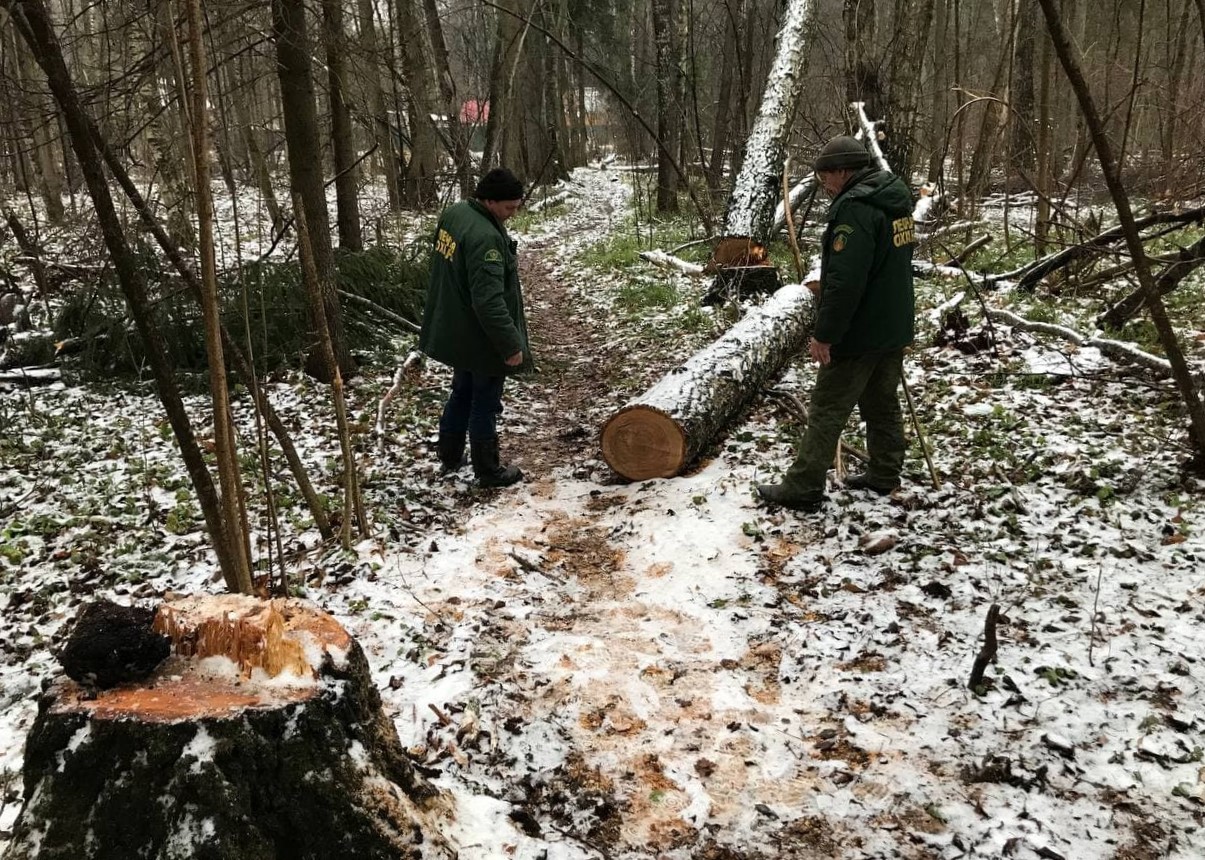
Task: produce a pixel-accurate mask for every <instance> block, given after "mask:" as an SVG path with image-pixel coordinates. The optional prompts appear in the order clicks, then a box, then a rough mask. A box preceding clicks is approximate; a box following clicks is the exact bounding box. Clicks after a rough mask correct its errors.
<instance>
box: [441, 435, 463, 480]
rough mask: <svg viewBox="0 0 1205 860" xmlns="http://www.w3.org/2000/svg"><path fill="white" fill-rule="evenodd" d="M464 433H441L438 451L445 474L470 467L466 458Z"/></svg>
mask: <svg viewBox="0 0 1205 860" xmlns="http://www.w3.org/2000/svg"><path fill="white" fill-rule="evenodd" d="M464 441H465V434H464V433H440V434H439V442H438V443H437V447H436V450H437V451H438V452H439V462H440V463H441V464H442V465H443V468H444V471H445V472H455V471H457V470H458V469H462V468H464V467H465V466H467V465H468V460H466V459H465V456H464Z"/></svg>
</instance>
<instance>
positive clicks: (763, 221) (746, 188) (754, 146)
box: [724, 0, 812, 243]
mask: <svg viewBox="0 0 1205 860" xmlns="http://www.w3.org/2000/svg"><path fill="white" fill-rule="evenodd" d="M811 10H812V0H790V3H789V4H788V5H787V10H786V13H785V14H784V15H783V23H782V30H780V31H779V33H778V50H777V52H776V53H775V56H774V63H773V65H771V67H770V73H769V75H768V76H767V84H766V91H765V94H764V95H763V96H762V102H761V107H760V108H759V109H758V112H757V119H756V120H754V122H753V130H752V131H751V132H750V134H749V140H748V142H747V143H746V147H745V160H744V162H742V164H741V170H740V173H739V174H738V175H737V178H736V183H735V184H734V185H733V188H732V196H731V197H729V198H728V213H727V215H726V216H725V219H724V232H725V233H726V234H727V235H729V236H748V237H750V238H752V239H754V240H756V241H758V242H763V243H764V242H766V241H768V240H769V238H770V234H771V230H770V225H771V223H772V222H773V218H774V214H773V213H774V205H775V203H776V202H777V201H778V199H779V197H780V196H781V192H780V191H779V189H780V188H781V182H782V179H781V177H782V163H783V158H784V156H785V153H786V139H787V131H788V129H787V122H788V120H789V119H790V117H791V114H792V113H793V109H794V107H795V101H796V100H797V99H798V98H799V87H800V84H801V83H802V81H801V79H800V73H801V71H802V67H803V57H804V48H805V47H806V45H805V35H806V34H805V29H806V26H807V22H808V18H809V16H810V14H811Z"/></svg>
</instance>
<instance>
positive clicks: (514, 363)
mask: <svg viewBox="0 0 1205 860" xmlns="http://www.w3.org/2000/svg"><path fill="white" fill-rule="evenodd" d="M522 363H523V350H519V351H518V352H516V353H515V354H514V355H512V356H511V357H510V358H508V359H507V360H506V366H507V367H518V366H519V365H520V364H522Z"/></svg>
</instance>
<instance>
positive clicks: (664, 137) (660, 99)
mask: <svg viewBox="0 0 1205 860" xmlns="http://www.w3.org/2000/svg"><path fill="white" fill-rule="evenodd" d="M677 5H678V3H677V0H652V11H653V40H654V42H655V43H656V46H657V137H658V139H660V141H661V144H662V146H661V148H660V149H659V150H658V153H657V211H658V212H677V211H678V174H677V173H676V172H675V171H674V168H673V165H672V164H671V163H670V162H671V155H670V153H673V152H676V151H677V149H678V138H679V135H680V134H681V128H680V123H679V121H678V118H679V116H680V108H679V105H678V102H677V96H678V93H679V92H680V90H681V86H680V81H679V78H680V76H681V62H680V58H679V56H678V38H677V29H678V21H677Z"/></svg>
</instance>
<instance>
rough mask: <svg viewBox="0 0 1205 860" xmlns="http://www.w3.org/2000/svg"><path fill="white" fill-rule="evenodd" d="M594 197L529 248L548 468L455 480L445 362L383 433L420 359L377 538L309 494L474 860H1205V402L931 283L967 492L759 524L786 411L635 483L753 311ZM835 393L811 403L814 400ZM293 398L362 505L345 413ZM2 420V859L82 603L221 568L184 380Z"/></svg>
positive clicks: (528, 460) (381, 458) (524, 386)
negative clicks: (653, 446) (958, 304)
mask: <svg viewBox="0 0 1205 860" xmlns="http://www.w3.org/2000/svg"><path fill="white" fill-rule="evenodd" d="M571 187H572V189H573V190H574V193H575V198H574V200H573V202H572V203H571V204H570V205H568V206H562V207H558V208H556V209H553V210H550V211H549V212H547V213H545V214H542V215H540V216H538V217H531V218H526V219H524V221H523V223H521V224H519V225H517V228H516V237H517V238H518V240H519V242H520V257H521V260H522V266H523V279H524V288H525V292H526V295H527V304H528V312H529V321H530V327H531V331H532V338H533V351H534V353H535V356H536V361H537V364H538V366H539V368H540V372H539V373H538V374H537V375H535V376H533V377H530V378H527V379H520V380H515V381H513V382H511V383H508V391H507V395H506V411H505V413H504V415H503V417H502V423H501V429H502V436H503V447H504V453H505V454H507V455H509V456H510V457H511V458H513V459H514V460H515V461H516V462H517V463H518V464H519V465H521V466H522V468H523V469H524V472H525V474H526V480H525V482H524V483H522V484H520V485H517V486H515V487H512V488H508V489H503V490H490V491H481V490H478V489H475V488H474V487H473V485H472V482H471V475H470V473H469V470H468V469H467V468H466V469H464V470H462V471H461V472H460V473H457V474H455V475H449V476H441V475H440V474H439V471H438V468H437V466H436V463H435V460H434V456H433V454H432V452H431V451H430V443H431V441H432V440H433V437H434V424H435V420H436V419H437V417H438V411H439V407H440V403H441V402H442V398H443V395H444V391H445V386H446V382H447V379H446V373H445V372H444V371H443V370H442V369H439V368H437V367H429V368H428V370H427V372H426V373H425V375H424V376H423V378H422V379H421V380H420V381H419V382H418V383H416V384H413V385H410V386H408V387H407V388H406V389H405V390H404V391H403V392H402V393H401V394H400V395H399V396H398V398H397V399H396V400H395V401H394V403H393V404H392V405H391V408H390V411H389V414H388V416H387V422H388V438H387V439H385V440H378V439H376V438H374V436H373V433H372V432H371V428H372V426H373V424H374V420H375V415H376V406H377V403H378V402H379V401H380V398H381V396H382V394H383V392H384V391H385V390H386V389H387V388H388V386H389V384H390V381H391V378H392V373H393V368H392V367H385V366H382V367H370V368H366V371H365V373H364V374H363V375H362V376H361V377H359V378H358V379H356V380H355V381H354V382H353V383H352V384H351V385H350V387H349V398H350V401H351V404H352V408H353V411H354V413H355V415H356V418H357V427H358V428H359V436H358V444H357V450H358V451H359V455H360V466H361V470H362V474H363V482H364V489H365V494H366V499H367V502H368V505H369V508H370V511H371V518H372V520H373V526H374V534H373V535H372V536H371V537H367V538H364V539H362V540H361V541H360V542H359V543H358V544H357V545H356V547H355V549H354V551H353V552H346V551H343V550H340V549H338V548H337V547H330V546H327V545H324V544H322V543H321V542H320V540H319V539H318V536H317V534H316V532H314V530H313V529H312V528H309V526H308V520H307V518H306V516H305V514H304V511H303V508H301V507H300V506H298V505H297V504H296V502H295V500H292V499H290V498H289V497H288V494H287V493H286V494H282V498H281V503H282V505H283V506H284V508H285V514H286V515H285V522H286V530H287V534H286V552H287V557H288V567H289V570H290V574H291V575H292V576H293V577H294V578H295V581H296V583H297V590H298V591H299V592H301V593H304V595H305V596H307V597H309V598H310V599H312V600H314V601H315V602H316V603H318V604H319V605H320V606H322V607H323V608H324V609H327V610H328V611H330V612H332V613H333V614H334V615H335V616H336V617H337V618H339V619H340V620H341V621H342V622H343V623H344V624H345V625H346V626H347V627H348V629H349V630H350V631H351V632H352V633H353V635H355V636H356V637H357V639H358V640H359V641H360V643H361V644H362V645H363V647H364V649H365V652H366V654H367V656H368V659H369V662H370V664H371V666H372V668H373V672H374V676H375V678H376V679H377V681H378V686H379V687H380V689H381V693H382V696H383V698H384V701H385V705H386V708H387V710H388V712H389V713H390V714H391V716H392V717H393V719H394V722H395V725H396V726H397V729H398V732H399V735H400V736H401V738H402V741H403V743H404V744H405V745H406V746H407V747H408V748H409V749H410V750H411V753H412V755H413V756H414V757H415V758H416V759H418V760H419V761H421V762H422V763H423V764H424V765H426V766H427V767H429V768H433V769H435V770H437V771H438V772H439V773H440V774H441V775H440V776H439V777H438V779H437V782H438V784H439V785H440V787H442V788H444V789H446V790H447V791H448V792H449V793H450V794H451V795H452V797H453V798H454V800H455V806H456V810H457V812H456V818H455V820H454V821H453V822H451V823H450V824H449V828H448V829H449V834H450V836H451V837H452V838H453V839H454V840H455V841H456V843H457V844H458V845H459V849H460V853H459V856H460V858H462V860H478V858H480V860H487V858H489V860H493V858H502V857H516V858H531V860H535V858H565V860H568V858H665V860H687V858H712V860H770V858H809V857H815V858H821V857H848V858H871V857H875V858H895V857H904V858H957V857H973V856H991V857H999V856H1009V857H1017V858H1053V857H1066V858H1073V857H1074V858H1079V857H1109V858H1112V857H1116V858H1127V860H1138V858H1156V857H1177V858H1196V857H1201V856H1205V829H1203V828H1205V716H1203V715H1202V711H1201V708H1200V704H1199V703H1200V701H1201V700H1202V686H1203V684H1205V637H1202V636H1201V629H1202V623H1205V567H1203V566H1202V563H1201V561H1202V558H1203V557H1205V537H1203V535H1205V506H1203V504H1202V499H1203V495H1202V493H1203V490H1205V485H1202V483H1201V482H1200V481H1197V480H1195V479H1192V478H1187V477H1184V476H1183V475H1182V474H1181V473H1180V472H1179V470H1178V460H1180V459H1182V458H1183V454H1182V452H1181V451H1180V449H1179V448H1178V445H1180V444H1182V440H1183V436H1184V432H1183V431H1184V428H1183V419H1182V415H1181V409H1180V408H1179V406H1178V404H1177V400H1176V397H1175V395H1174V392H1173V391H1172V390H1171V388H1170V385H1169V384H1167V383H1166V382H1155V381H1151V380H1149V379H1144V378H1142V377H1140V376H1137V375H1135V372H1134V371H1132V370H1130V369H1123V368H1118V367H1116V366H1114V365H1112V364H1110V363H1108V362H1106V361H1104V360H1102V359H1101V357H1100V356H1099V355H1098V354H1096V353H1095V352H1094V351H1092V350H1079V351H1076V352H1068V351H1067V350H1066V349H1065V348H1064V346H1063V345H1062V344H1056V343H1041V342H1037V341H1035V340H1034V339H1033V338H1032V337H1031V336H1029V335H1025V334H1022V333H1020V332H1012V331H1010V330H1008V329H1007V328H1003V327H1000V326H997V327H996V334H997V337H998V354H997V355H992V354H990V353H988V354H982V353H981V354H975V355H967V354H964V353H962V352H960V351H958V350H956V349H953V348H951V347H935V346H933V345H932V344H933V339H934V336H935V334H936V332H937V321H935V320H934V319H933V318H932V317H933V313H932V311H933V309H934V308H936V307H938V306H940V305H941V304H942V303H943V302H944V301H946V299H947V298H948V297H949V295H950V294H952V293H953V292H954V291H955V290H956V289H957V285H956V284H947V283H943V282H918V314H919V331H918V344H917V347H918V348H917V349H916V351H915V352H914V353H913V355H912V356H911V357H910V359H909V361H908V366H907V373H908V381H909V384H910V386H911V389H912V392H913V396H914V398H915V399H916V401H917V407H918V412H919V416H920V420H921V423H922V425H923V426H924V427H925V429H926V432H927V434H928V437H929V442H930V445H931V446H932V449H933V457H934V461H935V465H936V468H937V471H938V474H939V476H941V482H940V486H939V487H938V488H936V489H935V488H933V487H932V486H931V485H930V483H929V478H928V473H927V469H926V467H925V465H924V462H923V460H922V459H921V457H920V449H919V447H918V446H917V445H916V444H915V440H914V444H913V448H912V451H911V455H910V460H909V463H908V473H907V475H906V481H905V485H904V487H903V488H902V490H900V491H898V492H897V493H896V494H894V495H893V496H891V497H888V498H880V497H877V496H872V495H869V494H866V493H861V492H855V491H848V490H845V489H843V488H841V487H840V485H839V483H837V482H835V483H834V485H833V487H832V490H831V493H830V501H829V503H828V505H827V506H826V507H825V509H824V510H823V511H821V512H820V513H817V514H813V515H796V514H794V513H791V512H786V511H781V510H767V509H766V508H764V507H761V506H759V505H758V504H757V503H756V501H755V498H754V495H753V492H752V490H753V486H754V485H755V484H756V483H758V482H760V481H764V480H767V479H770V480H772V479H773V478H774V477H775V476H776V475H777V474H779V473H780V471H781V470H782V469H783V468H785V467H786V465H787V464H788V463H789V461H790V456H791V447H790V446H791V440H792V437H793V435H794V433H795V432H796V430H797V428H796V427H795V426H794V423H793V418H792V417H791V416H789V415H787V414H785V413H780V412H779V411H777V409H776V408H775V407H774V406H773V404H771V403H769V402H768V401H765V400H764V399H763V400H760V401H759V402H758V404H757V405H756V406H755V407H754V408H753V409H752V410H751V412H750V413H749V414H748V415H746V416H745V417H743V418H742V419H741V420H740V421H739V422H738V424H737V426H734V427H733V428H731V432H730V433H729V434H728V436H727V437H726V438H724V439H722V440H719V441H718V442H717V444H716V445H714V446H713V447H712V448H711V449H709V450H708V451H706V452H705V453H704V455H703V457H702V458H701V459H700V461H699V463H697V464H696V465H695V466H694V467H693V468H692V469H691V470H690V471H689V472H688V473H687V474H686V475H685V476H682V477H679V478H674V479H670V480H654V481H646V482H641V483H628V482H625V481H623V480H622V479H620V478H618V477H617V476H616V475H614V474H613V473H612V472H611V471H610V470H609V469H608V468H607V467H606V465H605V464H604V463H603V462H602V461H601V459H600V454H599V451H598V432H599V428H600V426H601V424H602V422H603V420H605V418H606V417H607V416H608V415H609V414H611V412H613V411H614V410H615V409H616V408H618V407H619V406H621V405H622V404H623V403H624V402H625V401H626V400H627V399H628V398H630V397H631V396H633V395H634V394H636V393H638V392H639V391H641V390H643V389H644V388H645V387H646V386H647V385H649V384H650V383H651V382H653V381H654V380H656V379H657V378H659V376H660V375H661V374H662V373H664V372H665V371H666V370H667V369H669V368H671V367H673V366H674V365H675V364H676V363H678V362H680V361H682V360H683V359H684V358H685V357H686V356H688V355H690V354H691V353H692V352H693V351H694V350H695V349H697V348H698V347H699V346H701V345H702V344H704V343H706V342H708V341H710V340H711V339H713V338H714V337H715V336H716V334H717V333H718V332H719V331H720V330H722V328H723V326H724V324H725V323H724V322H723V319H722V314H712V313H711V312H701V311H699V309H698V305H697V299H698V297H699V294H700V293H701V291H702V285H701V284H700V283H697V282H691V281H690V280H688V279H686V278H683V277H680V276H677V275H671V274H667V273H665V272H660V271H653V270H646V269H641V268H640V267H639V266H638V265H637V263H636V261H634V260H633V261H631V265H629V266H628V267H627V268H622V269H616V268H609V267H608V266H606V265H604V258H605V257H606V253H610V254H611V255H612V256H614V255H615V254H617V253H618V249H620V248H622V247H623V243H622V242H620V241H619V240H620V239H621V238H622V236H623V234H624V233H625V231H633V230H634V229H636V228H635V227H634V225H633V222H632V220H631V218H630V217H629V215H628V213H629V212H630V188H629V186H628V180H627V178H626V175H625V174H622V173H619V172H617V171H614V170H611V171H598V170H580V171H578V172H577V173H576V174H575V176H574V182H573V183H572V185H571ZM600 249H601V250H600ZM607 249H610V251H609V252H608V251H607ZM967 313H968V315H969V316H972V317H973V316H975V314H974V313H973V312H972V310H971V309H970V308H969V307H968V309H967ZM1197 327H1201V326H1200V324H1199V323H1197ZM810 375H811V370H810V368H809V367H808V366H807V365H806V364H805V363H803V362H799V363H798V364H797V365H795V366H793V367H792V368H791V370H789V371H788V373H787V375H786V378H785V380H784V383H783V384H784V385H785V386H786V387H788V388H791V389H792V390H795V391H797V392H798V393H799V395H800V396H801V397H804V398H806V394H807V390H808V387H809V382H810ZM271 396H272V397H273V401H274V403H275V404H276V406H277V409H278V410H279V411H281V412H282V413H284V414H285V415H286V416H288V418H289V423H290V426H292V427H294V428H296V429H295V432H296V434H297V440H298V442H299V445H300V446H301V448H302V453H303V456H305V458H306V459H307V462H309V463H310V464H311V465H312V467H313V469H314V470H315V474H316V476H317V478H318V479H319V480H320V481H321V482H322V484H323V487H324V489H325V491H326V492H328V493H332V494H333V493H334V492H335V491H334V489H333V487H334V480H335V475H336V472H337V460H338V457H337V452H338V443H337V441H336V440H335V439H334V437H333V434H332V427H333V423H334V422H333V420H331V417H330V415H331V407H330V403H329V397H328V395H327V394H326V393H325V392H324V391H323V390H322V389H321V388H320V387H318V386H316V385H314V384H313V383H312V382H310V381H308V380H307V379H306V378H304V377H302V376H290V377H288V378H285V379H281V380H278V381H276V382H274V383H273V385H272V390H271ZM189 405H190V409H192V410H193V411H194V414H195V415H196V416H197V417H198V420H199V423H200V424H201V425H202V426H203V425H204V423H205V422H204V419H203V416H204V414H205V404H204V402H203V400H202V399H200V398H193V399H190V401H189ZM236 411H237V413H238V418H239V420H240V421H242V422H243V427H244V428H246V429H245V432H246V433H248V434H249V433H250V430H249V428H250V427H251V418H250V413H249V411H248V409H247V404H246V403H245V401H244V402H240V403H239V404H237V406H236ZM0 420H2V423H0V446H2V447H0V454H2V457H0V514H3V522H2V523H0V525H2V527H3V529H4V532H3V543H2V544H0V599H2V600H3V601H4V607H3V619H2V620H0V768H3V769H4V771H5V773H6V774H7V775H8V778H7V785H6V788H5V794H4V801H3V808H0V849H2V848H3V836H4V834H5V833H7V832H8V831H9V829H10V828H11V826H12V822H13V820H14V818H15V816H16V814H17V810H18V808H19V805H20V800H21V796H22V791H23V788H22V785H21V782H20V778H19V769H20V764H21V745H22V742H23V739H24V735H25V733H26V732H27V731H28V729H29V726H30V724H31V722H32V719H33V715H34V713H35V711H36V704H37V694H38V691H39V689H40V685H41V683H42V681H43V680H44V679H45V678H47V677H48V676H50V675H52V674H53V673H54V672H55V670H56V667H55V665H54V660H53V657H52V655H51V648H52V646H53V644H54V643H55V641H56V639H57V637H59V636H60V635H61V633H62V630H63V628H64V626H65V622H67V621H69V620H70V618H72V617H73V616H74V613H75V612H76V611H77V609H78V606H79V605H80V603H81V602H82V601H83V600H85V599H87V598H89V597H92V596H98V595H106V596H112V597H115V598H116V599H118V600H139V601H153V600H154V599H155V598H156V597H158V596H160V595H162V594H163V593H165V592H167V591H211V590H215V589H218V588H219V587H220V581H215V567H214V564H213V560H212V557H211V556H210V554H209V553H208V552H207V551H206V549H205V540H204V537H203V534H202V533H201V531H200V528H201V523H200V519H199V516H198V515H197V512H196V510H195V504H193V503H191V502H190V501H189V492H188V488H187V481H186V479H185V478H184V477H183V474H182V469H181V467H180V464H179V463H178V462H177V457H176V455H175V452H174V448H173V446H172V444H171V441H170V434H168V433H165V432H164V430H163V427H164V422H163V418H162V411H161V408H160V407H159V406H158V403H157V401H156V400H155V399H154V397H153V396H152V395H151V394H150V392H149V389H148V388H147V387H146V386H121V387H105V388H103V389H102V388H100V387H97V386H88V387H84V386H73V385H58V386H54V387H48V388H38V389H30V390H28V391H22V392H18V393H10V394H5V395H3V399H2V400H0ZM256 537H257V545H259V546H263V545H264V543H263V540H262V538H263V535H262V534H257V536H256ZM262 551H264V550H262V549H261V552H262ZM219 579H220V578H219ZM993 604H997V605H999V607H1000V619H999V630H998V633H999V640H1000V641H999V653H998V657H997V661H996V662H995V664H994V665H992V666H990V667H989V668H988V671H987V676H986V679H985V684H984V687H983V688H982V689H980V690H978V691H974V692H973V691H970V690H968V689H967V678H968V676H969V674H970V671H971V666H972V663H973V662H974V659H975V656H976V654H977V653H978V651H979V648H980V646H981V640H982V632H983V627H984V618H985V616H986V614H987V611H988V608H989V607H990V606H991V605H993ZM432 706H433V707H432ZM437 711H438V713H437ZM439 714H443V715H445V716H446V717H448V718H450V719H449V720H448V722H447V723H445V722H444V721H443V720H441V719H440V717H439Z"/></svg>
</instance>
